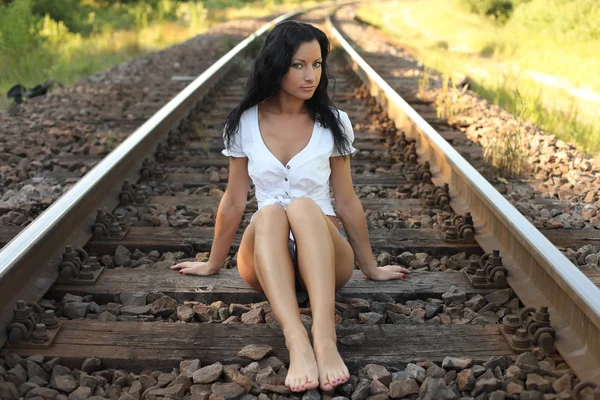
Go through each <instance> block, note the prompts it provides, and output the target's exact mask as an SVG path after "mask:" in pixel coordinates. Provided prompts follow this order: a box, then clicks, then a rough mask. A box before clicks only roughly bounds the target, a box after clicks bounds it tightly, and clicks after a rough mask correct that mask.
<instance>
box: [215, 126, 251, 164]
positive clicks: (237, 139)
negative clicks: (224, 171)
mask: <svg viewBox="0 0 600 400" xmlns="http://www.w3.org/2000/svg"><path fill="white" fill-rule="evenodd" d="M223 145H224V146H225V149H224V150H223V151H221V154H223V155H224V156H227V157H246V153H244V148H243V142H242V120H240V124H239V126H238V130H237V132H236V133H235V136H234V137H233V138H232V140H231V147H230V148H227V140H226V139H225V129H223Z"/></svg>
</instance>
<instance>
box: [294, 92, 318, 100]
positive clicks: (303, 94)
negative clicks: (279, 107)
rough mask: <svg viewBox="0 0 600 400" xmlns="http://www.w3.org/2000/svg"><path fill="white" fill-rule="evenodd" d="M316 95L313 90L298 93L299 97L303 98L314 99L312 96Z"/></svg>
mask: <svg viewBox="0 0 600 400" xmlns="http://www.w3.org/2000/svg"><path fill="white" fill-rule="evenodd" d="M314 95H315V92H311V93H298V95H296V97H298V98H299V99H302V100H310V99H312V97H313V96H314Z"/></svg>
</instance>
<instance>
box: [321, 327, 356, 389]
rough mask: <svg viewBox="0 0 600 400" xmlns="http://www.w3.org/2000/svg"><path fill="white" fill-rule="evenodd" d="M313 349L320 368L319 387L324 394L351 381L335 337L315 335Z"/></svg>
mask: <svg viewBox="0 0 600 400" xmlns="http://www.w3.org/2000/svg"><path fill="white" fill-rule="evenodd" d="M313 349H314V351H315V358H316V359H317V365H318V366H319V383H320V385H319V387H320V388H321V390H323V391H324V392H329V391H331V390H333V388H335V387H336V386H338V385H341V384H344V383H346V382H347V381H348V379H350V373H349V372H348V368H347V367H346V364H344V361H343V360H342V357H341V356H340V353H339V352H338V349H337V345H336V342H335V336H334V337H331V336H329V335H319V334H316V335H315V334H313Z"/></svg>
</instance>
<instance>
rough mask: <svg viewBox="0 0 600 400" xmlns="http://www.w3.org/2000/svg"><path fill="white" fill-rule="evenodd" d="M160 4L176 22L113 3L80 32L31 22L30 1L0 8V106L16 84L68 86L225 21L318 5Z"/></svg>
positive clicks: (262, 1)
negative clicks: (57, 83)
mask: <svg viewBox="0 0 600 400" xmlns="http://www.w3.org/2000/svg"><path fill="white" fill-rule="evenodd" d="M162 3H163V4H164V5H165V6H164V7H165V9H167V10H169V12H170V13H171V14H173V15H174V16H175V17H174V18H171V19H169V18H163V17H160V16H158V17H157V16H156V15H155V14H152V13H151V11H149V9H148V6H147V5H144V4H143V2H139V3H138V4H137V5H135V4H134V5H125V4H121V3H119V2H116V3H114V4H112V5H110V7H109V8H99V9H95V10H94V11H89V12H88V14H87V16H86V17H85V19H86V21H85V22H86V23H87V24H88V25H89V26H92V27H93V28H91V31H90V32H84V31H86V29H83V28H82V33H73V32H71V31H70V30H69V29H68V28H67V26H66V25H65V24H64V23H63V22H60V21H59V22H57V21H54V20H53V19H51V18H50V17H49V16H48V15H46V16H45V17H44V18H42V19H41V20H40V21H34V16H32V15H31V11H30V9H28V8H29V7H30V4H31V3H30V1H29V0H15V2H14V3H13V6H11V7H9V8H5V9H2V8H0V77H1V79H0V92H1V93H2V96H0V108H3V109H6V108H7V107H8V106H9V105H10V104H9V102H8V100H7V99H6V97H5V96H4V95H5V94H6V93H7V92H8V89H9V88H11V87H12V86H13V85H15V84H16V83H21V84H22V85H24V86H25V87H27V88H30V87H33V86H35V85H36V84H39V83H42V82H44V81H46V80H47V79H49V78H51V77H52V78H55V79H56V80H57V81H58V82H61V83H62V84H63V85H65V86H69V85H72V84H73V83H75V82H78V81H79V80H81V79H82V78H84V77H87V76H89V75H93V74H95V73H97V72H100V71H104V70H106V69H108V68H110V67H112V66H114V65H117V64H119V63H122V62H123V61H126V60H129V59H132V58H135V57H138V56H140V55H143V54H147V53H150V52H153V51H158V50H161V49H164V48H166V47H168V46H172V45H174V44H177V43H181V42H183V41H185V40H188V39H190V38H193V37H194V36H196V35H198V34H201V33H203V32H205V31H206V30H207V29H209V28H210V27H212V26H215V25H216V24H219V23H222V22H224V21H231V20H239V19H244V18H260V17H264V16H268V15H272V14H275V13H283V12H287V11H291V10H293V9H297V8H299V7H300V6H302V7H306V6H309V5H312V4H315V3H317V1H311V2H300V1H297V0H285V1H284V2H283V3H282V2H281V1H279V2H275V1H273V0H256V1H254V2H252V3H246V2H242V1H228V0H220V1H217V0H212V1H205V2H187V3H186V2H175V1H174V0H163V1H162ZM169 7H176V9H173V8H171V9H169ZM1 14H4V15H1ZM88 25H86V26H88ZM223 45H224V48H229V49H230V48H232V47H233V40H232V38H225V39H224V40H223ZM252 50H253V51H255V49H252Z"/></svg>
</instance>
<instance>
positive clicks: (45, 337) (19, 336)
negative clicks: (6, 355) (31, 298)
mask: <svg viewBox="0 0 600 400" xmlns="http://www.w3.org/2000/svg"><path fill="white" fill-rule="evenodd" d="M61 326H62V322H61V321H59V320H58V318H56V315H55V314H54V310H44V309H43V308H42V306H40V305H39V304H38V303H32V302H29V303H26V302H25V301H24V300H19V301H17V305H16V308H15V309H14V317H13V320H12V321H11V323H10V324H8V326H7V327H6V333H7V336H8V347H9V348H48V347H50V345H51V344H52V341H53V340H54V337H55V336H56V334H57V333H58V331H59V329H60V328H61Z"/></svg>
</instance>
